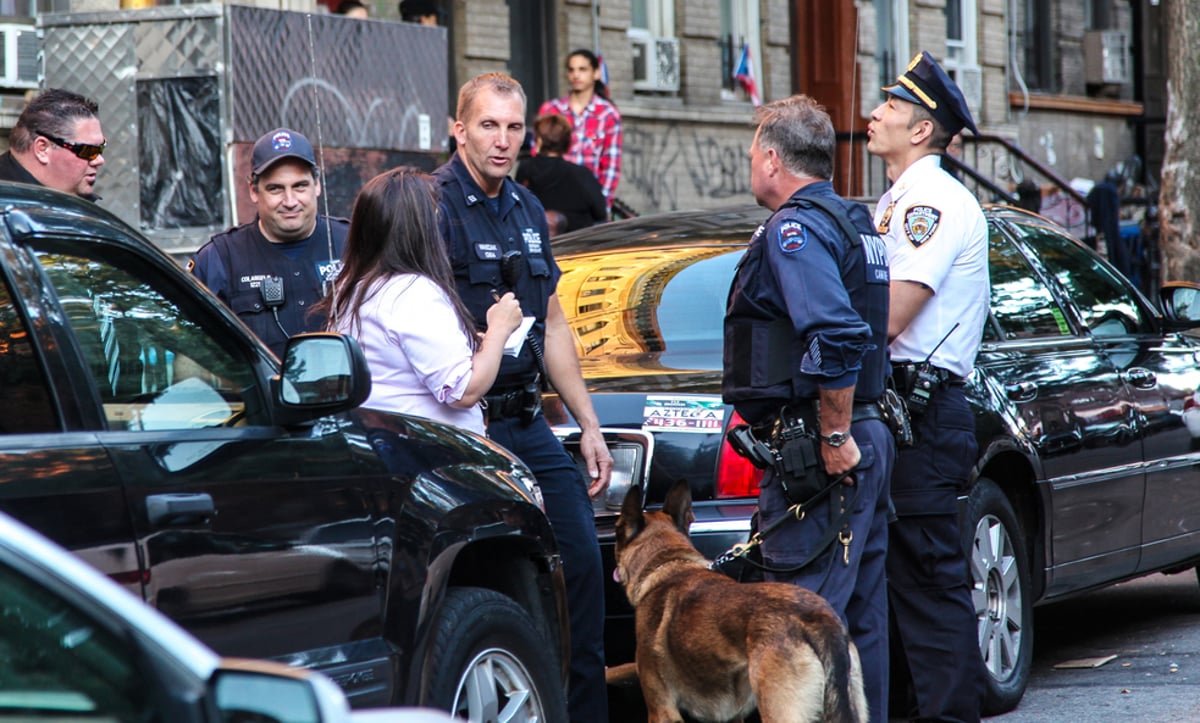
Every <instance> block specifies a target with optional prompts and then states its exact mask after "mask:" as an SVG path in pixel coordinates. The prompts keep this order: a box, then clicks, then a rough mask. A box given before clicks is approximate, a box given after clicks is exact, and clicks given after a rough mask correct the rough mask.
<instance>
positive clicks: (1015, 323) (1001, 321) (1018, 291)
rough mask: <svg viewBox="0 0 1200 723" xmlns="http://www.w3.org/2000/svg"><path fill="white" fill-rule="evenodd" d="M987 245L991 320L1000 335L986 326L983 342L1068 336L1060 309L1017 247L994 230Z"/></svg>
mask: <svg viewBox="0 0 1200 723" xmlns="http://www.w3.org/2000/svg"><path fill="white" fill-rule="evenodd" d="M990 246H991V248H990V259H989V263H990V267H989V268H990V272H991V281H992V302H991V303H992V318H993V319H995V322H996V325H997V326H998V327H999V330H1000V336H999V338H997V334H996V330H995V329H993V328H991V327H987V328H985V330H984V332H985V333H984V340H985V341H999V340H1000V339H1006V340H1013V339H1029V338H1033V337H1044V336H1066V335H1069V334H1070V333H1071V327H1070V324H1068V322H1067V318H1066V315H1065V314H1064V313H1063V310H1062V308H1061V307H1060V306H1059V305H1058V302H1056V301H1055V300H1054V295H1053V294H1051V293H1050V289H1049V288H1047V286H1046V284H1045V283H1044V282H1043V281H1042V280H1041V278H1040V277H1039V276H1038V275H1037V273H1036V272H1035V271H1034V270H1033V267H1032V266H1030V264H1029V260H1028V259H1027V258H1025V255H1024V254H1022V253H1021V250H1020V249H1018V248H1017V246H1016V244H1014V243H1013V242H1012V241H1010V240H1009V239H1008V238H1006V237H1005V236H1004V235H1003V234H1001V233H1000V232H999V231H998V230H997V229H996V228H995V227H993V228H992V232H991V240H990Z"/></svg>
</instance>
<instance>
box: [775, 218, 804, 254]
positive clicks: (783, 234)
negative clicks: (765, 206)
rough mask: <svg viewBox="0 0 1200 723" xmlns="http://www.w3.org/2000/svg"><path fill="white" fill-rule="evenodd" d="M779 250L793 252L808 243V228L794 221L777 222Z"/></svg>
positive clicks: (801, 248) (787, 252)
mask: <svg viewBox="0 0 1200 723" xmlns="http://www.w3.org/2000/svg"><path fill="white" fill-rule="evenodd" d="M776 233H777V234H779V250H780V251H782V252H784V253H785V254H794V253H796V252H797V251H801V250H803V249H804V247H805V246H807V245H808V229H806V228H804V227H803V226H801V225H800V224H799V223H797V222H795V221H784V222H783V223H781V224H779V230H778V231H777V232H776Z"/></svg>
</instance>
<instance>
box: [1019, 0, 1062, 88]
mask: <svg viewBox="0 0 1200 723" xmlns="http://www.w3.org/2000/svg"><path fill="white" fill-rule="evenodd" d="M1021 10H1022V13H1021V46H1022V50H1023V51H1024V52H1023V55H1024V60H1025V63H1024V65H1025V67H1024V68H1022V69H1021V71H1022V76H1023V77H1024V80H1025V85H1026V86H1027V87H1028V88H1029V89H1030V90H1040V91H1044V92H1048V93H1057V92H1058V79H1057V78H1056V77H1055V72H1054V17H1053V11H1052V7H1051V4H1050V3H1048V2H1045V1H1044V0H1024V2H1023V4H1022V8H1021Z"/></svg>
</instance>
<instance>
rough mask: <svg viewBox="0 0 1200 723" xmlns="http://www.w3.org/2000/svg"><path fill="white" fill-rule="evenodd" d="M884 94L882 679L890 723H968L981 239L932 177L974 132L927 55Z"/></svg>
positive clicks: (973, 646) (876, 132)
mask: <svg viewBox="0 0 1200 723" xmlns="http://www.w3.org/2000/svg"><path fill="white" fill-rule="evenodd" d="M884 91H885V92H887V94H888V95H887V98H886V100H884V102H883V103H881V104H880V105H879V107H878V108H876V109H875V110H874V111H872V113H871V122H870V124H869V125H868V126H867V135H868V138H869V140H868V141H867V150H868V151H870V152H871V153H874V154H875V155H877V156H879V157H880V158H881V159H882V160H883V161H884V163H885V164H886V167H887V176H888V179H890V180H891V181H892V187H891V188H890V189H889V190H888V192H887V193H885V194H884V195H883V197H882V198H881V199H880V201H879V205H878V207H877V208H876V210H875V224H876V226H877V228H878V230H879V233H880V235H882V236H883V237H884V240H885V242H886V243H887V247H888V261H889V264H890V266H891V293H890V302H891V303H890V312H889V315H888V338H889V340H890V345H889V349H890V351H891V358H892V362H893V371H894V376H895V379H896V383H897V387H898V388H899V391H900V393H901V395H903V396H904V397H905V398H906V399H907V400H908V403H909V411H910V413H911V414H912V417H913V430H914V432H915V435H916V443H915V445H914V446H912V447H909V448H906V449H902V450H900V451H899V454H898V458H897V460H896V466H895V471H894V473H893V475H892V501H893V503H894V504H895V508H896V515H897V520H896V521H895V522H893V523H892V525H891V526H890V529H889V534H888V556H887V574H888V590H889V597H888V603H889V607H890V613H891V619H892V636H891V647H892V662H893V666H894V667H893V670H892V672H891V675H892V680H893V681H895V682H896V683H898V684H899V685H902V686H904V685H906V686H907V688H908V691H909V696H908V700H907V706H908V707H907V709H906V710H903V711H893V714H896V715H900V716H904V717H905V718H907V719H912V720H920V721H962V722H974V721H978V720H979V717H980V704H981V696H982V694H983V681H984V678H983V675H984V673H983V667H982V662H981V658H980V653H979V645H978V642H977V639H976V635H977V632H976V631H977V623H976V617H975V608H974V604H973V603H972V601H971V596H970V587H969V585H970V578H969V573H968V571H967V563H966V557H965V555H964V552H963V549H962V543H961V537H960V534H959V524H958V507H957V498H958V495H959V493H960V492H962V491H963V490H965V488H966V486H967V483H968V478H969V475H970V472H971V469H972V467H973V466H974V463H975V458H976V455H977V452H978V449H977V443H976V441H975V423H974V417H973V415H972V413H971V409H970V407H969V406H968V404H967V399H966V396H965V394H964V393H963V383H964V377H966V376H967V375H969V374H970V373H971V369H972V368H973V366H974V363H975V356H976V354H977V353H978V352H979V344H980V339H981V336H982V332H983V324H984V321H985V319H986V318H987V313H988V299H989V295H990V292H989V280H988V265H987V263H988V233H987V222H986V221H985V219H984V217H983V210H982V209H981V208H980V207H979V202H978V201H977V200H976V199H975V197H974V196H973V195H972V194H971V193H970V192H969V191H968V190H967V189H966V188H965V187H963V185H962V184H961V183H959V181H958V180H956V179H955V178H954V177H952V176H951V175H950V174H948V173H946V172H945V171H944V170H942V167H941V160H940V158H939V156H940V154H941V153H942V152H944V151H945V149H946V145H947V144H948V143H949V141H950V139H951V138H952V137H953V136H954V135H955V134H956V133H958V132H959V131H961V130H962V129H963V128H964V127H966V128H969V129H970V130H971V131H972V132H974V133H976V134H978V132H979V131H978V130H977V129H976V127H975V123H974V121H973V120H972V119H971V112H970V110H969V109H968V108H967V104H966V100H965V99H964V98H963V95H962V92H961V91H960V90H959V88H958V86H956V85H955V84H954V81H953V80H951V79H950V78H949V76H947V75H946V73H945V71H943V70H942V68H941V67H940V66H938V64H937V62H936V61H934V59H933V58H932V57H931V56H930V55H929V53H921V54H919V55H918V56H917V57H915V58H913V61H912V63H910V64H909V66H908V69H907V70H906V71H905V72H904V73H903V74H902V75H901V76H900V77H899V78H897V82H896V84H895V85H892V86H889V87H887V88H884Z"/></svg>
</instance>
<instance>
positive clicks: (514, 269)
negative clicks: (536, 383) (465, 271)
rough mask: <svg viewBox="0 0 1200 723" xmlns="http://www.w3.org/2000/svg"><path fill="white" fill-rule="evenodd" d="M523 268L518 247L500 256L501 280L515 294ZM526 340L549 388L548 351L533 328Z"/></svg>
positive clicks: (543, 381) (544, 382)
mask: <svg viewBox="0 0 1200 723" xmlns="http://www.w3.org/2000/svg"><path fill="white" fill-rule="evenodd" d="M523 270H524V267H523V262H522V258H521V252H520V251H518V250H517V249H509V250H508V251H505V252H504V255H503V256H501V257H500V280H501V281H503V282H504V285H505V286H507V287H508V291H511V292H513V294H516V293H517V282H518V281H520V280H521V274H522V272H523ZM492 293H493V294H495V293H496V290H495V289H493V290H492ZM525 341H526V343H528V344H529V348H530V349H532V350H533V356H534V358H535V359H536V360H537V367H538V372H539V373H540V374H541V375H542V380H541V383H542V389H547V388H548V387H547V385H548V384H549V383H550V378H549V376H548V375H547V374H546V353H545V352H544V351H542V342H541V341H540V340H538V338H537V337H536V336H534V334H533V329H532V328H531V329H530V330H529V331H528V332H526V333H525Z"/></svg>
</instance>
